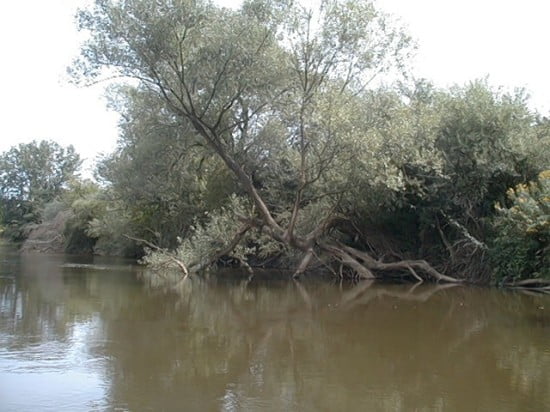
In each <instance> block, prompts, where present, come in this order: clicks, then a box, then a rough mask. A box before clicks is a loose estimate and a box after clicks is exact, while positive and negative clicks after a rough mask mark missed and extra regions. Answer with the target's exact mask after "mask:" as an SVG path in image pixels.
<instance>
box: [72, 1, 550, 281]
mask: <svg viewBox="0 0 550 412" xmlns="http://www.w3.org/2000/svg"><path fill="white" fill-rule="evenodd" d="M79 21H80V27H81V29H83V30H87V31H89V32H90V34H91V35H90V37H89V40H88V41H87V42H86V43H85V44H84V46H83V47H82V52H81V56H80V58H79V59H77V60H76V62H75V64H74V65H73V66H72V68H71V71H72V74H73V76H74V79H75V80H76V81H81V82H89V81H97V80H98V79H99V80H100V79H101V78H102V77H104V76H109V77H112V76H113V75H114V76H117V77H120V78H124V79H127V80H129V81H127V82H126V83H121V84H118V85H117V86H115V87H113V88H112V89H111V105H112V107H114V108H115V109H116V110H117V111H119V112H120V113H121V114H122V118H123V120H122V122H121V124H120V130H121V137H120V141H119V147H118V149H117V151H116V152H115V153H114V154H112V155H111V156H109V157H107V158H105V159H104V160H103V161H102V162H101V164H100V166H99V169H98V176H99V177H100V178H101V179H102V183H103V184H104V185H105V187H106V191H105V192H104V193H105V194H104V196H105V198H104V200H106V201H107V202H108V206H106V209H104V211H103V212H100V213H95V214H94V213H92V214H93V215H94V217H93V218H92V219H91V220H89V226H88V229H87V230H88V231H89V233H90V234H93V235H94V236H96V237H98V238H99V239H100V240H101V239H111V240H112V241H115V239H117V236H118V237H119V238H120V235H121V234H127V235H129V238H139V239H141V240H142V241H143V242H144V243H145V244H148V245H149V246H150V247H151V248H152V249H153V250H154V251H153V253H150V254H148V255H147V256H146V258H145V260H146V261H147V262H149V263H152V264H157V265H160V266H162V265H164V264H165V263H166V262H168V263H170V262H171V263H170V264H176V265H179V263H182V262H183V263H184V264H185V265H187V266H189V267H193V266H196V267H199V268H204V267H206V266H208V265H210V264H215V263H216V259H219V258H221V257H223V256H233V257H235V258H236V259H237V260H238V261H240V262H242V264H244V265H246V264H248V263H254V262H253V258H252V256H253V255H258V254H263V255H265V256H267V255H269V254H271V255H272V256H278V255H284V256H285V257H288V258H295V257H296V258H298V261H299V262H300V263H299V265H298V268H297V269H296V274H300V273H301V272H303V271H304V270H305V269H307V268H308V267H309V266H310V264H311V262H312V261H314V260H321V261H322V263H324V264H327V263H328V265H329V266H330V264H331V263H337V264H341V265H346V266H347V267H348V269H350V270H351V271H352V272H355V273H359V274H360V276H363V277H373V276H374V275H373V274H372V271H375V270H383V269H384V268H387V270H388V271H391V272H395V271H401V272H405V273H406V274H407V276H413V277H418V275H417V274H416V273H415V271H414V269H412V268H411V264H413V265H416V268H417V269H419V270H424V271H425V272H428V273H429V275H430V276H435V277H436V278H437V279H443V277H442V276H441V274H440V273H439V272H438V271H436V270H433V268H431V267H429V265H427V264H425V262H423V261H420V260H416V261H413V260H411V259H409V257H410V256H413V257H414V258H418V257H419V258H425V257H430V258H432V260H433V261H435V262H436V263H439V267H441V268H443V269H445V268H446V269H447V270H448V271H453V272H454V271H459V275H460V276H461V277H465V276H466V275H465V274H466V273H468V272H472V270H471V269H472V268H476V270H477V268H479V267H481V266H482V265H483V264H484V263H485V254H486V251H487V243H486V240H487V234H488V227H487V220H488V218H489V217H490V216H491V215H492V214H493V213H494V210H493V208H492V205H493V204H494V203H495V202H496V201H499V200H500V201H503V196H504V193H505V190H506V188H508V187H511V186H514V185H516V184H518V183H521V182H524V181H527V180H528V179H532V178H533V177H534V176H535V175H536V173H538V172H539V171H540V170H542V168H547V167H548V165H547V161H548V160H547V159H548V157H545V155H544V154H548V153H550V143H549V142H550V140H549V134H548V131H549V130H550V129H549V128H548V121H547V120H546V119H541V118H539V117H538V116H537V115H536V114H534V113H532V112H531V111H530V110H529V109H528V107H527V105H526V96H525V95H524V93H522V92H521V91H519V92H515V93H504V92H502V91H500V90H494V89H491V88H490V87H489V86H488V85H487V82H484V81H478V82H474V83H472V84H470V85H468V86H466V87H455V88H452V89H451V90H438V89H436V88H435V87H433V86H432V85H430V84H429V83H427V82H417V83H415V84H414V85H413V86H412V87H406V86H402V87H401V88H384V87H379V88H377V89H376V88H374V87H372V85H373V83H372V79H373V78H375V77H376V76H378V75H379V74H380V73H387V72H388V71H392V70H394V71H396V72H402V71H403V70H404V68H405V65H406V62H407V57H408V55H409V53H410V52H411V50H412V47H411V46H412V44H411V40H410V38H409V37H408V36H407V35H406V33H404V32H403V30H402V29H401V28H400V27H398V26H396V25H395V24H394V23H392V21H391V18H390V17H388V16H387V15H385V14H383V13H381V12H380V11H378V10H377V9H376V8H375V7H374V6H373V4H372V3H371V2H370V1H367V0H360V1H346V0H325V1H322V2H321V3H320V5H319V7H318V8H316V9H310V8H308V7H304V6H302V5H301V4H300V3H298V2H290V1H285V0H280V1H277V0H273V1H268V0H251V1H246V2H245V3H244V4H243V6H242V7H241V9H239V10H231V9H227V8H221V7H217V6H215V5H214V4H212V3H210V2H207V1H187V0H177V1H173V0H159V1H155V2H149V1H145V0H121V1H114V0H112V1H111V0H96V1H95V3H94V5H93V6H91V7H90V8H88V9H87V10H83V11H81V13H80V14H79ZM88 206H91V204H89V205H88ZM91 209H93V207H92V208H91ZM85 210H89V209H87V208H85ZM86 216H91V215H86ZM86 219H87V218H86ZM86 219H84V220H86ZM398 219H399V221H398V223H396V222H397V220H398ZM401 222H405V223H404V224H401ZM373 227H376V228H380V229H381V233H382V235H383V236H379V237H384V239H381V240H380V241H377V242H375V241H373V238H376V234H375V235H374V236H373V235H372V233H373V232H375V231H374V230H372V229H373ZM375 243H376V244H375ZM396 243H397V244H398V246H399V247H394V245H395V244H396ZM169 250H175V251H174V252H170V251H169ZM268 251H269V252H268ZM371 254H372V256H371ZM388 256H389V258H388ZM401 258H404V259H408V260H406V261H400V260H398V259H401ZM388 260H389V261H388ZM279 262H280V261H279ZM447 262H448V263H447ZM476 265H477V266H476ZM445 279H446V280H452V278H450V277H448V276H447V277H445Z"/></svg>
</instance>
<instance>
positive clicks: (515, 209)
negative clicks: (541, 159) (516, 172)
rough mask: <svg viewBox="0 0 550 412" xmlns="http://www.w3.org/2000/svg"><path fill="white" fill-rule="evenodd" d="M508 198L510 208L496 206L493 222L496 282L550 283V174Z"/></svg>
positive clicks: (513, 191)
mask: <svg viewBox="0 0 550 412" xmlns="http://www.w3.org/2000/svg"><path fill="white" fill-rule="evenodd" d="M506 195H507V197H508V201H509V203H510V207H505V206H502V205H500V204H497V205H496V210H497V212H498V213H497V215H496V216H495V218H494V221H493V226H494V231H495V236H494V239H493V245H492V246H493V248H492V251H493V262H494V266H495V280H496V281H497V282H499V283H500V282H511V281H517V280H523V279H528V278H546V279H550V170H546V171H543V172H541V173H540V174H539V176H538V179H537V180H535V181H532V182H529V183H527V184H519V185H517V186H515V187H514V188H510V189H508V191H507V192H506Z"/></svg>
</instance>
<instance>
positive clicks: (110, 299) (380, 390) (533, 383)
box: [0, 259, 550, 411]
mask: <svg viewBox="0 0 550 412" xmlns="http://www.w3.org/2000/svg"><path fill="white" fill-rule="evenodd" d="M59 263H60V262H59V261H51V262H50V264H49V266H48V263H47V260H46V261H44V259H43V261H41V262H40V265H39V266H37V265H36V264H37V262H30V261H28V260H26V261H24V262H22V264H21V268H20V270H21V273H20V274H19V275H17V276H15V277H10V276H7V277H6V276H4V277H2V279H1V280H0V299H1V300H0V311H1V318H0V319H1V323H0V339H1V343H2V347H3V348H5V349H3V351H2V352H0V361H1V363H0V365H3V366H2V367H7V366H6V365H8V366H9V367H13V365H15V364H16V363H17V362H22V359H23V358H24V356H25V354H27V355H28V354H29V353H30V352H31V350H30V349H31V348H35V349H36V348H37V347H38V348H42V349H41V350H43V351H44V353H41V352H40V351H38V352H36V351H35V355H36V356H38V357H40V356H43V357H44V358H46V357H47V356H48V354H47V353H46V352H47V350H48V344H50V347H49V348H50V349H51V348H52V347H54V346H51V344H52V342H57V343H59V345H58V348H57V349H58V353H59V354H60V355H59V356H60V358H59V359H61V361H59V362H57V363H55V362H54V363H53V364H51V365H50V366H52V365H53V366H52V367H53V368H55V367H59V368H60V371H59V372H60V373H61V372H63V371H65V372H66V371H67V369H73V370H77V369H78V368H81V369H82V365H84V369H86V368H87V369H88V370H93V371H95V372H94V373H96V374H97V376H100V377H101V385H102V387H103V388H104V391H103V392H102V395H101V396H102V397H103V400H102V401H101V402H103V403H100V404H101V405H108V407H110V408H114V407H118V408H122V409H128V410H201V411H203V410H227V411H233V410H300V411H303V410H357V409H358V408H360V409H363V410H415V409H416V410H472V409H478V410H501V411H502V410H545V409H546V410H547V409H548V408H549V407H550V395H549V392H548V388H549V387H550V344H549V342H550V339H549V338H550V319H549V317H548V315H547V314H548V310H549V309H550V302H549V299H548V297H541V296H527V295H522V294H519V293H512V292H503V291H498V290H491V289H481V288H479V289H478V288H472V287H465V286H456V285H426V284H422V285H398V284H393V285H381V284H379V283H372V282H361V283H358V284H356V285H352V284H336V285H335V284H331V283H329V282H320V281H307V280H304V281H301V282H292V281H288V280H286V279H285V280H279V281H278V280H274V279H272V278H271V279H267V278H265V277H262V276H259V277H257V278H254V279H252V280H250V279H248V278H246V277H244V278H239V277H238V276H235V275H234V274H226V275H224V274H219V275H217V276H210V277H206V278H192V279H188V280H186V281H185V282H183V283H181V284H180V285H179V286H178V288H177V290H171V291H168V292H167V291H164V290H160V289H155V288H151V287H150V286H148V285H143V284H142V283H140V282H137V281H136V280H135V272H134V269H132V270H126V269H124V268H123V267H116V268H115V270H95V269H94V267H81V268H78V267H61V266H62V265H60V264H59ZM29 265H30V266H29ZM31 267H32V268H34V269H32V268H31ZM37 267H40V270H37V269H36V268H37ZM17 270H19V269H17ZM33 270H34V271H33ZM37 272H40V273H37ZM541 308H542V309H541ZM76 332H78V333H76ZM76 338H78V339H76ZM78 342H79V343H78ZM77 343H78V344H79V345H80V346H77ZM75 347H76V348H80V349H78V350H76V349H75ZM71 357H72V358H71ZM71 359H72V360H71ZM28 360H29V359H28V358H27V361H28ZM31 360H32V358H31ZM10 365H11V366H10ZM1 373H3V371H2V370H0V374H1ZM0 376H2V375H0ZM55 396H56V393H55V391H53V392H51V393H50V397H51V398H55ZM106 407H107V406H106Z"/></svg>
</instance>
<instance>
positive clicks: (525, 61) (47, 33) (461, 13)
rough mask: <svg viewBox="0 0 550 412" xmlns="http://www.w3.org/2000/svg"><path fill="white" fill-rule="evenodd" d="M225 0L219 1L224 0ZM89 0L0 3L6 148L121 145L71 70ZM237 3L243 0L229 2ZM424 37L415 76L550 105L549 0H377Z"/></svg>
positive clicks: (0, 133)
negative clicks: (485, 87) (518, 92)
mask: <svg viewBox="0 0 550 412" xmlns="http://www.w3.org/2000/svg"><path fill="white" fill-rule="evenodd" d="M222 1H224V0H220V1H219V2H222ZM86 2H87V0H12V1H2V2H1V3H0V53H1V60H0V152H3V151H4V150H7V149H8V148H9V147H10V146H12V145H14V144H18V143H21V142H28V141H31V140H33V139H52V140H56V141H57V142H59V143H60V144H63V145H68V144H73V145H74V146H75V148H76V150H77V151H78V152H79V153H80V154H81V156H82V157H84V158H87V159H88V162H87V163H86V164H87V165H88V167H89V166H90V165H91V161H92V160H93V158H94V157H95V156H96V155H97V154H98V153H99V152H109V151H111V150H113V149H114V147H115V144H116V137H117V129H116V123H117V115H116V113H113V112H109V111H107V110H106V108H105V101H104V100H103V99H102V97H101V96H102V87H101V86H94V87H93V88H87V89H78V88H76V87H75V86H72V85H70V84H68V83H67V80H66V77H65V69H66V67H67V65H68V64H69V63H70V62H71V60H72V58H73V57H74V56H75V55H76V54H77V53H78V45H79V42H80V40H81V38H80V37H79V34H78V32H77V31H76V26H75V23H74V14H75V11H76V9H77V7H79V6H81V5H82V4H85V3H86ZM225 3H231V4H235V3H238V0H225ZM378 4H379V6H380V8H382V9H383V10H386V11H389V12H391V13H393V14H395V15H397V16H399V17H400V19H401V21H402V22H403V23H404V24H406V25H407V26H408V28H409V32H410V33H411V34H412V36H413V37H414V38H415V39H416V40H417V42H418V45H419V49H418V53H417V57H416V59H415V63H414V66H413V73H414V74H415V75H416V76H417V77H426V78H428V79H430V80H432V81H434V82H435V83H436V84H437V85H440V86H447V85H451V84H454V83H459V84H463V83H465V82H467V81H469V80H473V79H476V78H481V77H485V76H487V75H489V81H490V83H491V84H494V85H497V86H501V85H502V86H505V87H506V88H509V89H512V88H514V87H526V88H527V89H528V90H529V92H530V93H531V95H532V105H533V107H536V108H538V110H539V111H541V112H542V113H543V114H547V113H548V110H549V109H550V81H549V76H550V53H548V42H549V40H550V24H549V23H548V18H549V17H550V2H548V1H545V0H521V1H519V0H378Z"/></svg>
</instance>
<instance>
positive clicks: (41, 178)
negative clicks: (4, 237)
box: [0, 140, 80, 240]
mask: <svg viewBox="0 0 550 412" xmlns="http://www.w3.org/2000/svg"><path fill="white" fill-rule="evenodd" d="M79 167H80V156H79V155H78V154H77V153H76V152H75V150H74V148H73V147H72V146H68V147H66V148H65V147H62V146H60V145H59V144H57V143H56V142H53V141H46V140H42V141H40V142H37V141H33V142H31V143H22V144H20V145H18V146H14V147H12V148H11V149H10V150H8V151H6V152H4V153H3V154H2V155H1V156H0V202H1V204H0V206H1V209H2V211H3V213H2V219H3V223H4V224H6V225H8V226H9V227H11V228H12V229H13V230H12V231H9V232H10V234H9V236H11V237H13V238H14V239H18V240H20V239H21V238H22V236H23V234H22V233H21V231H20V230H19V229H20V228H21V227H22V225H24V224H25V223H29V222H37V221H39V220H40V213H39V209H40V208H41V207H43V206H44V205H45V204H46V203H48V202H51V201H52V200H54V199H55V198H56V197H58V196H59V195H60V194H61V193H62V191H63V190H64V189H65V187H66V185H67V183H68V182H69V181H70V180H71V179H73V178H74V177H75V176H76V174H77V171H78V168H79Z"/></svg>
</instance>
